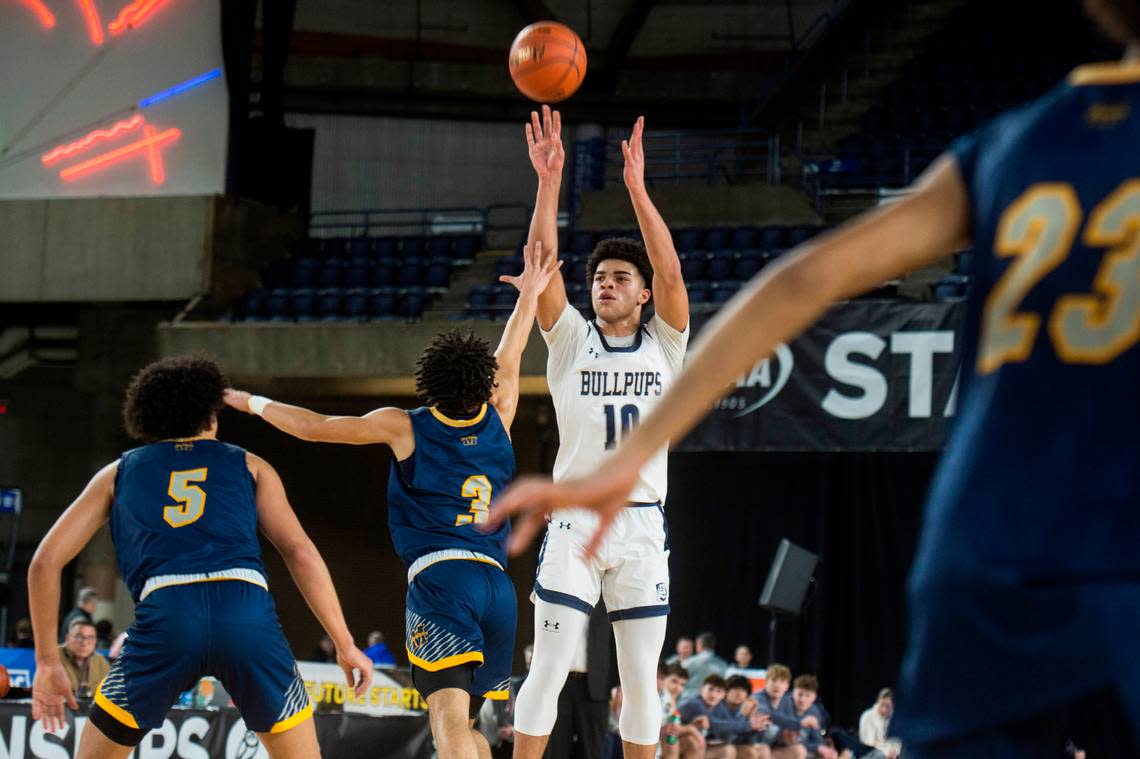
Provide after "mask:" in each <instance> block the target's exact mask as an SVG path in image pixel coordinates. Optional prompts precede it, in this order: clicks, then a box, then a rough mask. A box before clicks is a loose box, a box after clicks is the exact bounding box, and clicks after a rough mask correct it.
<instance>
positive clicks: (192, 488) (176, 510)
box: [162, 467, 208, 527]
mask: <svg viewBox="0 0 1140 759" xmlns="http://www.w3.org/2000/svg"><path fill="white" fill-rule="evenodd" d="M207 471H208V470H207V469H206V467H202V468H201V469H187V470H186V471H183V472H171V473H170V487H168V488H167V489H166V492H167V494H168V495H169V496H170V497H171V498H173V499H174V500H176V501H178V505H177V506H167V507H166V508H164V509H163V510H162V518H163V519H164V520H166V523H167V524H168V525H170V526H171V527H185V526H186V525H188V524H193V523H194V522H197V521H198V519H199V518H200V517H201V516H202V512H204V511H205V510H206V491H205V490H202V488H200V487H198V486H197V485H192V484H191V483H194V482H205V481H206V473H207Z"/></svg>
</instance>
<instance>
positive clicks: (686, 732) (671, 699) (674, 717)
mask: <svg viewBox="0 0 1140 759" xmlns="http://www.w3.org/2000/svg"><path fill="white" fill-rule="evenodd" d="M688 680H689V673H688V672H686V671H685V668H684V667H682V666H681V665H680V664H667V665H665V667H664V668H663V669H661V670H659V672H658V681H659V683H658V693H659V694H660V696H661V739H660V742H659V744H658V745H659V747H660V750H661V756H662V757H663V759H677V757H680V756H684V757H685V759H701V757H703V756H704V753H705V736H704V734H703V733H702V731H701V728H700V727H699V726H697V725H691V724H690V725H683V724H681V720H682V718H681V712H680V710H679V709H678V708H677V707H678V703H677V702H678V699H679V698H680V697H681V692H682V691H683V690H684V689H685V683H687V682H688Z"/></svg>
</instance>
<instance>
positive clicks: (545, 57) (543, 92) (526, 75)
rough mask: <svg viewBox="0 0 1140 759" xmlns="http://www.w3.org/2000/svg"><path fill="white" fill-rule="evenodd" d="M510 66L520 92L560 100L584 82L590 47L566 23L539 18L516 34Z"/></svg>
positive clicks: (548, 100)
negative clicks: (587, 52) (587, 51)
mask: <svg viewBox="0 0 1140 759" xmlns="http://www.w3.org/2000/svg"><path fill="white" fill-rule="evenodd" d="M509 66H510V70H511V79H513V80H514V82H515V86H516V87H518V88H519V92H521V93H522V94H524V95H526V96H527V97H528V98H530V99H531V100H535V101H538V102H540V103H557V102H559V101H561V100H565V99H566V98H568V97H570V96H571V95H573V94H574V93H575V92H577V91H578V87H580V86H581V84H582V79H583V78H584V77H585V76H586V48H585V46H584V45H582V40H581V39H579V38H578V35H577V34H575V33H574V30H573V29H571V28H570V27H568V26H566V25H565V24H560V23H558V22H557V21H539V22H538V23H535V24H531V25H530V26H528V27H526V28H525V29H523V30H522V31H521V32H519V33H518V36H516V37H515V41H514V42H512V43H511V55H510V59H509Z"/></svg>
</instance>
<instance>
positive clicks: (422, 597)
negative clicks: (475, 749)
mask: <svg viewBox="0 0 1140 759" xmlns="http://www.w3.org/2000/svg"><path fill="white" fill-rule="evenodd" d="M516 606H517V604H516V600H515V588H514V585H513V584H512V583H511V579H510V577H508V576H507V573H506V572H504V571H503V570H501V569H499V568H498V567H497V566H495V565H493V564H487V563H484V562H481V561H464V560H462V559H454V560H450V561H440V562H437V563H435V564H432V565H430V566H429V567H427V568H426V569H424V570H423V571H421V572H420V573H419V574H417V575H416V576H415V577H414V578H413V579H412V582H411V584H410V585H409V586H408V603H407V614H406V621H407V626H406V640H405V644H406V646H407V649H408V660H409V661H410V662H411V663H412V664H414V665H415V666H417V667H419V668H420V669H424V670H427V671H428V672H438V671H440V670H443V669H447V668H448V667H457V666H460V665H466V664H471V663H474V664H476V665H478V666H477V668H476V670H475V679H474V681H473V682H472V684H471V687H470V691H469V692H470V693H471V695H473V696H482V697H483V698H489V699H494V700H506V699H507V698H509V697H510V678H511V662H512V660H513V659H514V651H515V622H516V620H517V616H518V610H517V608H516Z"/></svg>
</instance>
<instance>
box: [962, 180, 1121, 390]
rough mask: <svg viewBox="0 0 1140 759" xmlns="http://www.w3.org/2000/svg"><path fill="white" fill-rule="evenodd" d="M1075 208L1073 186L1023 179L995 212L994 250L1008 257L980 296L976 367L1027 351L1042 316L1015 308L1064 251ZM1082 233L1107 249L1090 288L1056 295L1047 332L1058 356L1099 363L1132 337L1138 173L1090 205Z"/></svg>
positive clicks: (993, 365)
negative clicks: (1020, 188) (1015, 194)
mask: <svg viewBox="0 0 1140 759" xmlns="http://www.w3.org/2000/svg"><path fill="white" fill-rule="evenodd" d="M1081 215H1082V212H1081V205H1080V201H1079V200H1078V199H1077V194H1076V192H1075V191H1074V190H1073V188H1072V187H1071V186H1070V185H1068V184H1066V183H1063V182H1052V183H1042V184H1036V185H1034V186H1032V187H1030V188H1029V189H1028V190H1026V191H1025V192H1024V193H1022V195H1021V197H1019V198H1018V199H1017V201H1015V202H1014V203H1013V204H1012V205H1010V206H1009V208H1007V209H1006V211H1005V213H1003V214H1002V217H1001V221H1000V223H999V224H998V230H997V236H996V238H995V240H994V252H995V253H996V254H997V255H999V256H1002V257H1010V256H1016V260H1015V261H1014V262H1013V263H1011V264H1010V265H1009V267H1008V268H1007V269H1006V270H1005V273H1004V274H1002V276H1001V278H1000V279H999V280H998V281H997V284H996V285H995V286H994V289H993V290H992V291H991V292H990V294H989V297H988V298H986V303H985V310H984V311H983V314H982V337H981V344H980V346H979V351H978V372H979V373H980V374H989V373H990V372H993V371H996V370H997V369H999V368H1000V367H1001V366H1002V365H1003V364H1006V363H1009V362H1020V361H1025V360H1026V359H1028V358H1029V355H1030V353H1031V352H1032V351H1033V345H1034V342H1035V340H1036V339H1037V332H1038V330H1039V329H1040V327H1041V321H1042V316H1041V315H1039V314H1036V313H1032V312H1027V311H1018V310H1017V309H1018V307H1019V306H1020V305H1021V302H1022V301H1023V300H1024V299H1025V296H1026V295H1027V294H1028V293H1029V291H1030V290H1032V289H1033V287H1034V286H1035V285H1037V283H1038V282H1040V281H1041V280H1042V279H1043V278H1044V277H1045V276H1046V275H1047V274H1049V272H1051V271H1052V270H1053V269H1055V268H1056V267H1057V266H1058V265H1059V264H1060V263H1061V262H1062V261H1064V260H1065V258H1066V257H1068V255H1069V253H1070V251H1071V250H1072V245H1073V240H1074V238H1075V237H1076V233H1077V230H1078V228H1079V227H1080V225H1081ZM1082 241H1083V242H1084V244H1085V245H1087V246H1089V247H1094V248H1105V249H1107V253H1105V255H1104V260H1103V261H1102V262H1101V264H1100V268H1099V270H1098V271H1097V274H1096V277H1095V278H1094V280H1093V282H1092V289H1093V293H1073V294H1069V295H1063V296H1061V297H1060V298H1058V299H1057V301H1056V303H1055V304H1054V305H1053V308H1052V313H1051V314H1050V315H1049V326H1048V329H1049V337H1050V338H1051V339H1052V341H1053V346H1054V348H1055V349H1056V351H1057V356H1058V357H1059V358H1060V359H1061V360H1062V361H1064V362H1066V363H1070V364H1106V363H1108V362H1109V361H1112V360H1113V359H1115V358H1116V357H1117V356H1119V355H1120V354H1121V353H1123V352H1124V351H1126V350H1128V349H1129V348H1131V347H1132V346H1133V345H1135V344H1136V341H1137V340H1138V339H1140V179H1130V180H1128V181H1126V182H1124V183H1123V184H1121V185H1120V186H1119V187H1117V188H1116V190H1115V191H1113V192H1112V193H1111V194H1110V195H1109V196H1108V197H1107V198H1105V199H1104V200H1102V201H1101V202H1100V203H1099V204H1098V205H1097V206H1096V207H1095V208H1094V209H1093V211H1092V213H1090V214H1089V216H1088V223H1087V225H1086V226H1085V231H1084V237H1083V240H1082Z"/></svg>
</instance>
